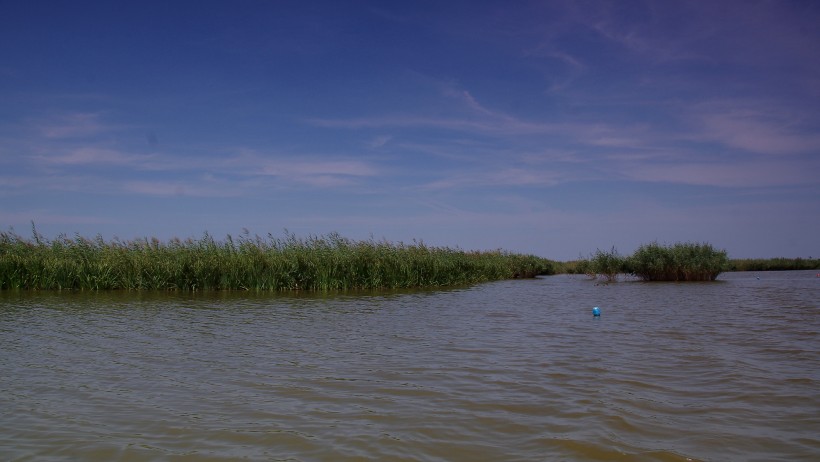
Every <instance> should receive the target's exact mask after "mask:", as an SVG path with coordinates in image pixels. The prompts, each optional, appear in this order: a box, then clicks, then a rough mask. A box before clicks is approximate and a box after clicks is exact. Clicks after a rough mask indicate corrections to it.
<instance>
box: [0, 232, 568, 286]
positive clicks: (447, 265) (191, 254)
mask: <svg viewBox="0 0 820 462" xmlns="http://www.w3.org/2000/svg"><path fill="white" fill-rule="evenodd" d="M553 273H554V267H553V262H551V261H550V260H547V259H544V258H540V257H535V256H531V255H521V254H513V253H508V252H503V251H492V252H467V251H463V250H461V249H453V248H449V247H430V246H427V245H425V244H424V243H423V242H416V241H414V242H413V243H412V244H404V243H398V244H394V243H391V242H388V241H377V240H373V239H370V240H366V241H354V240H350V239H347V238H344V237H342V236H340V235H339V234H338V233H330V234H327V235H324V236H308V237H306V238H299V237H297V236H295V235H293V234H290V233H287V232H286V234H285V236H284V237H274V236H272V235H271V234H268V235H267V236H266V237H260V236H258V235H256V236H251V235H250V233H248V232H243V233H242V234H241V235H239V236H238V237H237V238H234V237H233V236H230V235H228V236H227V238H226V239H225V240H223V241H217V240H216V239H214V238H213V237H212V236H211V235H209V234H208V233H205V234H203V236H202V237H201V238H199V239H192V238H189V239H186V240H180V239H176V238H175V239H172V240H170V241H168V242H162V241H160V240H158V239H156V238H151V239H148V238H143V239H136V240H131V241H121V240H119V239H115V240H112V241H105V240H104V239H103V238H102V237H100V236H97V237H96V238H95V239H87V238H84V237H82V236H79V235H77V236H75V237H73V238H69V237H67V236H65V235H60V236H58V237H57V238H56V239H53V240H48V239H45V238H44V237H43V236H41V235H39V234H38V233H37V231H36V230H34V229H33V238H32V239H25V238H23V237H21V236H19V235H17V234H15V233H14V232H13V231H9V232H0V289H45V290H50V289H80V290H111V289H126V290H260V291H283V290H313V291H317V290H318V291H329V290H347V289H375V288H410V287H441V286H454V285H463V284H474V283H479V282H485V281H491V280H499V279H508V278H516V277H534V276H536V275H540V274H553Z"/></svg>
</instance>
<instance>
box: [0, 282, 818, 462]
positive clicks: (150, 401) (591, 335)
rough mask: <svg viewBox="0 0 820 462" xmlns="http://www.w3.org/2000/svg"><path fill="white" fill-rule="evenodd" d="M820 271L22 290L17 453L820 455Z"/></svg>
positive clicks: (28, 456)
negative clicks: (269, 291) (342, 290)
mask: <svg viewBox="0 0 820 462" xmlns="http://www.w3.org/2000/svg"><path fill="white" fill-rule="evenodd" d="M815 274H816V272H785V273H728V274H724V275H722V276H721V278H720V279H721V280H720V281H719V282H716V283H695V284H644V283H639V282H620V283H617V284H610V285H596V284H595V282H593V281H588V280H586V279H585V278H583V277H573V276H555V277H548V278H542V279H537V280H532V281H506V282H499V283H491V284H484V285H479V286H475V287H470V288H464V289H458V290H446V291H424V292H399V293H375V294H374V293H370V294H358V295H350V294H348V295H330V296H329V295H324V296H310V295H300V296H298V297H295V296H282V295H278V296H277V295H253V294H244V293H239V294H237V293H231V294H224V293H221V294H220V293H217V294H164V293H162V294H139V293H128V292H126V293H98V294H95V293H65V292H63V293H14V292H11V293H10V292H5V293H0V348H1V349H2V356H0V459H2V460H37V461H40V460H89V461H111V460H169V461H203V460H204V461H208V460H237V459H247V460H292V461H297V460H299V461H354V460H355V461H361V460H379V461H485V460H486V461H489V460H493V461H535V460H566V461H594V460H602V461H603V460H622V461H632V460H641V461H643V460H647V461H686V460H711V461H753V460H759V461H774V460H782V461H799V460H805V461H809V460H820V302H818V300H820V278H818V277H816V276H815ZM758 277H759V279H758ZM593 306H599V307H600V308H601V311H602V316H601V317H600V318H597V319H596V318H593V316H592V314H591V309H592V307H593Z"/></svg>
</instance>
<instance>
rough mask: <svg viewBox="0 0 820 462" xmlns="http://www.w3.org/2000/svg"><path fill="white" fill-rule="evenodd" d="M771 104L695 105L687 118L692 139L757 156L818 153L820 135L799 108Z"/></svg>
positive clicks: (747, 101)
mask: <svg viewBox="0 0 820 462" xmlns="http://www.w3.org/2000/svg"><path fill="white" fill-rule="evenodd" d="M781 106H782V103H778V102H774V101H754V100H744V101H718V102H712V103H707V104H701V105H695V106H692V107H691V108H690V111H689V113H688V114H687V115H686V117H687V118H688V121H689V123H690V124H691V126H692V129H693V131H692V138H693V139H695V140H697V139H700V140H705V141H714V142H718V143H721V144H723V145H725V146H728V147H731V148H737V149H743V150H746V151H749V152H755V153H760V154H774V155H784V154H796V153H807V152H816V151H820V133H818V132H817V131H816V130H813V129H812V123H811V122H806V120H807V119H808V117H801V116H800V110H799V109H798V108H789V109H785V108H781Z"/></svg>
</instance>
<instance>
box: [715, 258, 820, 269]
mask: <svg viewBox="0 0 820 462" xmlns="http://www.w3.org/2000/svg"><path fill="white" fill-rule="evenodd" d="M729 269H730V271H794V270H816V269H820V258H811V257H809V258H746V259H733V260H729Z"/></svg>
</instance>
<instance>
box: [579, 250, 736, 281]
mask: <svg viewBox="0 0 820 462" xmlns="http://www.w3.org/2000/svg"><path fill="white" fill-rule="evenodd" d="M729 268H730V266H729V259H728V257H727V256H726V251H725V250H715V249H713V248H712V246H711V245H709V244H695V243H677V244H674V245H672V246H662V245H660V244H658V243H651V244H646V245H642V246H641V247H639V248H638V250H636V251H635V253H633V254H632V255H631V256H629V257H623V256H621V255H620V254H619V253H618V251H617V250H616V249H615V248H614V247H613V248H612V249H611V250H610V251H608V252H607V251H602V250H600V249H599V250H597V251H596V252H595V253H593V254H592V255H590V257H589V258H588V259H581V260H578V261H576V262H572V263H570V264H565V265H564V269H566V270H567V272H573V273H577V274H587V275H589V276H590V277H593V278H597V277H598V276H602V277H604V278H605V279H606V280H607V281H614V280H616V279H617V277H618V275H619V274H624V273H625V274H632V275H634V276H637V277H639V278H641V279H643V280H645V281H713V280H715V278H717V276H718V275H719V274H720V273H721V272H723V271H727V270H729Z"/></svg>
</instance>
